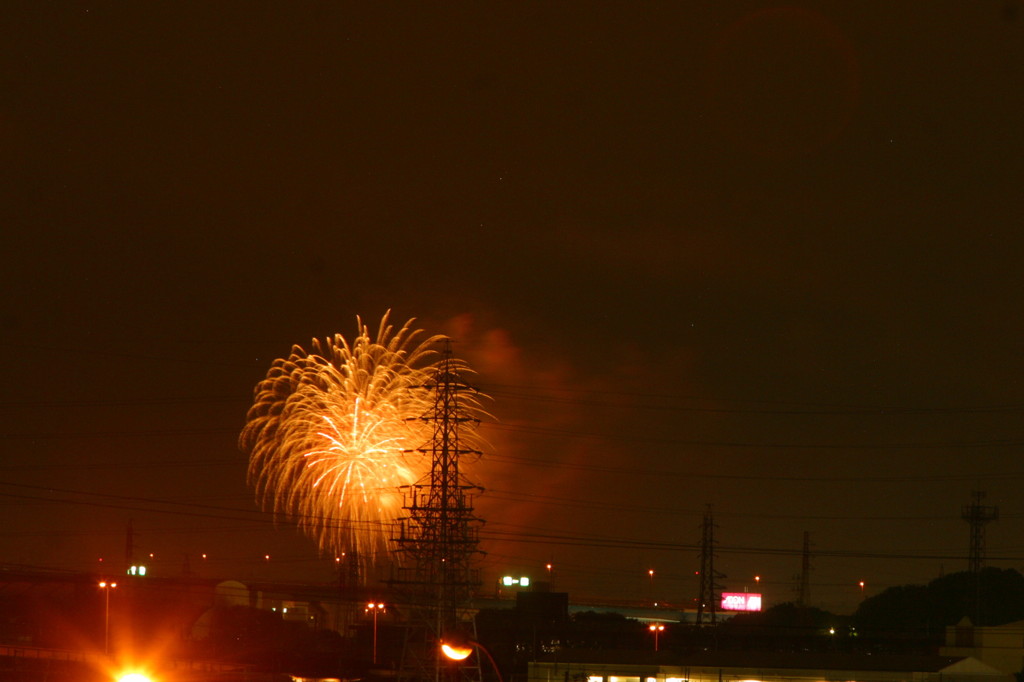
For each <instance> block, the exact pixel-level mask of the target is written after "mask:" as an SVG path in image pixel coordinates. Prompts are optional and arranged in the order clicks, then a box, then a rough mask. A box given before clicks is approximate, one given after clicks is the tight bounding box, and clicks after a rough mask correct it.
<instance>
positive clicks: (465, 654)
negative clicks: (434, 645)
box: [441, 642, 473, 661]
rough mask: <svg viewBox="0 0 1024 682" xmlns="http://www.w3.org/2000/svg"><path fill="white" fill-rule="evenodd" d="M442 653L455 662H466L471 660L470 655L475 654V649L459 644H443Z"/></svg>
mask: <svg viewBox="0 0 1024 682" xmlns="http://www.w3.org/2000/svg"><path fill="white" fill-rule="evenodd" d="M441 651H443V652H444V655H445V656H447V657H448V658H450V659H451V660H453V661H464V660H466V659H467V658H469V655H470V654H471V653H473V648H472V647H468V646H459V645H457V644H449V643H448V642H441Z"/></svg>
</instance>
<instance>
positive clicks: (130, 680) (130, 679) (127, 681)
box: [117, 673, 156, 682]
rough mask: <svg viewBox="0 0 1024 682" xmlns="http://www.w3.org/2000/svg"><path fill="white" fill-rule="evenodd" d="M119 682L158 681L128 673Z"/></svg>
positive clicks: (119, 678)
mask: <svg viewBox="0 0 1024 682" xmlns="http://www.w3.org/2000/svg"><path fill="white" fill-rule="evenodd" d="M117 682H156V680H154V679H153V678H152V677H150V676H149V675H143V674H142V673H126V674H124V675H121V676H120V677H118V678H117Z"/></svg>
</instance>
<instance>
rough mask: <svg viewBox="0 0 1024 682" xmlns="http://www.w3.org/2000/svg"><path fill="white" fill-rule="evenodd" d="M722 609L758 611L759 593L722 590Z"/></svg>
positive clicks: (759, 605) (759, 606)
mask: <svg viewBox="0 0 1024 682" xmlns="http://www.w3.org/2000/svg"><path fill="white" fill-rule="evenodd" d="M722 610H723V611H760V610H761V595H759V594H752V593H750V592H723V593H722Z"/></svg>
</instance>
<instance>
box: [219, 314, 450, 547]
mask: <svg viewBox="0 0 1024 682" xmlns="http://www.w3.org/2000/svg"><path fill="white" fill-rule="evenodd" d="M412 322H413V321H412V320H410V321H409V322H407V323H406V324H405V325H404V326H402V328H401V329H399V330H398V331H397V332H395V331H394V329H393V327H392V326H391V325H389V324H388V316H387V315H385V316H384V318H383V319H382V320H381V324H380V328H379V330H378V332H377V336H376V338H375V339H374V338H371V337H370V334H369V330H368V329H367V327H366V326H364V325H363V323H362V320H360V319H359V318H357V324H358V330H359V334H358V336H357V337H356V338H355V340H354V341H353V342H352V343H351V344H349V343H348V342H347V341H346V340H345V339H344V338H343V337H342V336H341V335H340V334H339V335H335V336H334V337H333V338H332V339H324V340H323V341H321V340H319V339H314V340H313V343H312V349H311V352H308V353H307V352H306V351H305V350H303V349H302V348H301V347H299V346H293V347H292V352H291V355H289V357H288V358H282V359H278V360H275V361H274V363H273V364H272V366H271V368H270V370H269V371H268V373H267V376H266V378H265V379H263V380H262V381H261V382H260V383H259V384H257V386H256V390H255V400H254V403H253V406H252V407H251V408H250V410H249V414H248V417H247V424H246V426H245V428H244V430H243V431H242V434H241V437H240V441H239V442H240V445H241V447H242V449H243V450H244V451H246V452H247V453H248V454H249V481H250V483H251V484H252V485H253V486H254V488H255V489H256V493H257V496H258V498H259V499H260V500H261V501H262V503H263V505H264V508H267V509H271V510H273V511H274V512H275V513H277V514H279V515H281V516H284V517H285V518H288V519H290V520H292V521H295V522H297V523H298V525H299V527H300V528H302V529H303V531H304V532H306V533H307V534H308V535H310V536H311V537H313V538H314V539H315V540H316V541H317V542H318V544H319V547H320V550H321V551H322V552H324V553H333V554H334V555H338V556H340V555H341V553H343V552H352V551H356V552H358V555H359V557H360V559H361V560H362V561H364V562H367V563H372V562H373V561H374V560H375V558H376V557H377V556H380V555H383V554H384V553H386V552H387V551H388V550H389V549H390V531H391V526H392V524H393V523H394V522H395V520H396V519H397V517H398V515H399V514H400V513H401V507H402V493H401V490H400V487H401V486H407V485H410V484H413V483H415V482H417V481H419V480H421V479H422V478H423V477H424V476H425V475H427V474H428V473H429V468H430V462H429V460H428V458H425V457H422V456H416V455H409V454H405V453H408V452H409V451H411V450H414V449H415V448H417V447H420V445H421V444H422V443H423V442H424V441H427V440H429V438H430V425H429V424H428V423H425V422H424V421H423V420H422V419H421V417H422V416H423V415H424V414H425V413H427V412H428V411H429V409H430V407H431V406H432V404H433V396H432V395H431V393H430V392H429V391H425V390H422V388H421V387H422V386H424V385H428V384H429V382H430V381H431V379H432V377H433V375H434V372H435V368H436V366H437V362H438V360H439V354H438V353H437V352H436V351H435V350H433V349H432V347H433V346H436V345H437V343H438V341H440V340H441V339H442V338H443V337H440V336H431V337H428V338H425V339H424V340H422V341H417V339H418V338H419V337H420V335H421V334H422V331H421V330H413V329H411V328H410V326H409V325H410V324H412Z"/></svg>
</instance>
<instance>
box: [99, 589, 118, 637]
mask: <svg viewBox="0 0 1024 682" xmlns="http://www.w3.org/2000/svg"><path fill="white" fill-rule="evenodd" d="M115 587H117V583H115V582H108V581H106V580H101V581H100V589H101V590H103V597H104V598H103V601H104V606H103V653H104V654H110V591H111V590H112V589H114V588H115Z"/></svg>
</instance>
